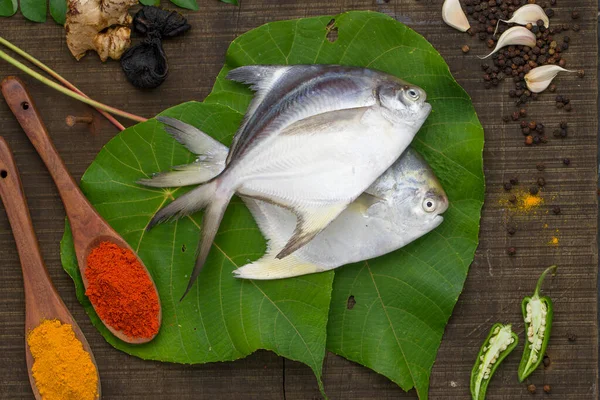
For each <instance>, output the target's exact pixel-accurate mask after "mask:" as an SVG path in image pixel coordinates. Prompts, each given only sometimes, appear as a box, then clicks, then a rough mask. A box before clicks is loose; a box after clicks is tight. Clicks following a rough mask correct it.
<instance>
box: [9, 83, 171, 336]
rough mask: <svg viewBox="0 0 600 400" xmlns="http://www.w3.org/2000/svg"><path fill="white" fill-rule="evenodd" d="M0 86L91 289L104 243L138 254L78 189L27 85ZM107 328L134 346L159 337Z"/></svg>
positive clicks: (84, 280) (11, 84)
mask: <svg viewBox="0 0 600 400" xmlns="http://www.w3.org/2000/svg"><path fill="white" fill-rule="evenodd" d="M0 85H1V86H2V95H3V96H4V101H5V102H6V104H8V106H9V108H10V110H11V111H12V112H13V114H14V115H15V118H16V119H17V120H18V121H19V124H20V125H21V128H22V129H23V131H24V132H25V134H26V135H27V137H28V138H29V140H30V141H31V143H32V144H33V147H35V149H36V151H37V152H38V154H39V156H40V158H41V159H42V160H43V161H44V164H46V168H47V169H48V172H50V175H51V176H52V179H53V180H54V183H55V184H56V188H57V189H58V193H59V194H60V197H61V200H62V202H63V206H64V207H65V211H66V214H67V217H68V218H69V222H70V224H71V231H72V234H73V246H74V248H75V254H76V255H77V264H78V265H79V271H80V272H81V280H82V281H83V286H84V287H85V288H86V289H87V288H88V286H89V282H88V280H87V277H86V275H85V270H86V268H87V267H88V266H87V265H88V264H87V258H88V255H89V254H90V252H91V251H92V250H93V249H94V248H95V247H96V246H98V245H99V244H100V243H102V242H110V243H114V244H116V245H117V246H119V247H120V248H122V249H127V250H130V251H131V252H132V253H133V254H135V251H134V250H133V249H132V248H131V246H130V245H129V244H128V243H127V242H126V241H125V240H124V239H123V238H122V237H121V236H120V235H119V234H118V233H117V232H116V231H115V230H114V229H113V228H112V227H111V226H110V225H109V224H108V222H106V221H105V220H104V218H102V216H100V214H98V212H97V211H96V209H95V208H94V207H93V206H92V205H91V204H90V202H89V201H88V199H87V198H86V197H85V196H84V194H83V192H82V191H81V189H79V186H77V183H76V182H75V180H74V179H73V177H72V176H71V174H70V173H69V171H68V170H67V167H66V166H65V163H64V162H63V160H62V158H61V156H60V154H58V152H57V150H56V147H54V144H53V143H52V139H51V138H50V134H49V133H48V130H47V128H46V126H45V125H44V122H43V121H42V117H41V116H40V113H39V111H38V109H37V106H36V103H35V100H34V99H33V97H32V96H31V95H30V94H29V93H28V91H27V88H26V86H25V84H24V83H23V81H21V80H20V79H19V78H16V77H14V76H9V77H7V78H4V80H2V83H1V84H0ZM65 122H66V120H65ZM67 125H70V124H67ZM136 257H137V259H138V261H139V263H140V265H141V266H142V268H144V270H145V273H146V275H148V277H150V279H152V277H151V276H150V273H149V272H148V270H147V269H146V266H145V265H144V264H143V262H142V260H141V259H140V258H139V257H138V256H137V254H136ZM152 284H153V286H154V291H155V292H156V296H157V298H159V296H158V289H157V288H156V284H154V282H152ZM92 305H94V304H92ZM159 307H160V302H159ZM161 321H162V308H159V310H158V326H160V324H161ZM106 328H107V329H108V330H109V331H110V332H111V333H112V334H113V335H115V336H116V337H117V338H119V339H121V340H122V341H124V342H126V343H132V344H143V343H148V342H150V341H151V340H152V339H154V338H155V337H156V335H157V334H158V332H157V333H155V334H154V335H153V336H151V337H147V338H142V337H131V336H127V335H126V334H125V333H123V332H122V331H119V330H117V329H115V328H114V327H112V326H110V325H108V324H106Z"/></svg>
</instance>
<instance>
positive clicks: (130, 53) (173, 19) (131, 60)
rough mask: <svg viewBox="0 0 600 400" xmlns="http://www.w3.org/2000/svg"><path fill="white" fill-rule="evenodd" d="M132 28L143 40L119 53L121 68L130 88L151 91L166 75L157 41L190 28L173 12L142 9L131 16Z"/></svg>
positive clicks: (163, 58)
mask: <svg viewBox="0 0 600 400" xmlns="http://www.w3.org/2000/svg"><path fill="white" fill-rule="evenodd" d="M133 28H134V29H135V30H136V31H137V32H139V33H141V34H143V35H146V38H145V39H144V40H143V41H142V43H140V44H137V45H135V46H133V47H131V48H130V49H129V50H127V51H126V52H125V53H124V54H123V56H122V57H121V68H123V72H125V76H126V77H127V80H129V82H131V84H132V85H133V86H135V87H137V88H140V89H152V88H155V87H157V86H159V85H160V84H161V83H163V82H164V81H165V79H166V78H167V74H168V72H169V66H168V65H167V56H166V54H165V52H164V50H163V47H162V42H161V39H162V38H169V37H174V36H177V35H180V34H182V33H183V32H185V31H187V30H189V29H190V25H189V24H188V23H187V20H186V19H185V18H184V17H183V15H181V14H179V13H178V12H176V11H167V10H163V9H162V8H158V7H152V6H144V7H143V8H142V9H141V10H140V11H138V12H137V13H136V14H135V16H134V17H133Z"/></svg>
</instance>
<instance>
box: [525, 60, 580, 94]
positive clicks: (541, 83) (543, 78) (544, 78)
mask: <svg viewBox="0 0 600 400" xmlns="http://www.w3.org/2000/svg"><path fill="white" fill-rule="evenodd" d="M559 72H576V71H571V70H568V69H564V68H562V67H559V66H558V65H542V66H541V67H536V68H534V69H532V70H531V71H529V72H528V73H527V75H525V83H527V89H529V91H531V92H533V93H540V92H543V91H544V90H546V88H547V87H548V86H550V83H552V80H553V79H554V78H555V77H556V75H558V73H559Z"/></svg>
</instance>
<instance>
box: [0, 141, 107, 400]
mask: <svg viewBox="0 0 600 400" xmlns="http://www.w3.org/2000/svg"><path fill="white" fill-rule="evenodd" d="M0 197H2V202H3V203H4V208H5V209H6V214H7V215H8V220H9V221H10V226H11V227H12V231H13V235H14V237H15V242H16V243H17V250H18V252H19V258H20V259H21V269H22V270H23V285H24V287H25V355H26V359H27V371H28V373H29V382H30V383H31V388H32V389H33V394H34V395H35V398H36V399H41V398H42V396H41V395H40V393H39V391H38V389H37V386H36V384H35V379H34V378H33V374H32V372H31V368H32V366H33V356H32V355H31V351H30V350H29V345H28V344H27V335H28V333H29V332H30V331H31V330H32V329H34V328H36V327H37V326H38V325H40V324H41V323H42V322H43V320H45V319H50V320H52V319H57V320H59V321H60V322H62V323H63V324H69V325H71V326H72V327H73V332H75V336H76V337H77V339H79V341H80V342H81V344H82V345H83V348H84V350H85V351H87V352H88V353H89V355H90V357H91V358H92V362H93V363H94V366H95V367H96V374H98V366H97V365H96V360H95V359H94V354H92V349H91V348H90V345H89V344H88V342H87V340H85V336H83V333H82V332H81V329H79V326H78V325H77V322H75V319H73V316H72V315H71V313H70V312H69V310H68V309H67V307H66V306H65V303H63V301H62V300H61V298H60V296H59V294H58V292H57V291H56V289H55V288H54V285H53V284H52V281H51V280H50V276H48V271H47V270H46V266H45V265H44V260H43V259H42V255H41V254H40V247H39V244H38V241H37V237H36V236H35V232H34V230H33V225H32V223H31V216H30V215H29V209H28V208H27V199H26V198H25V194H24V192H23V187H22V186H21V178H20V177H19V171H18V170H17V166H16V164H15V160H14V158H13V156H12V152H11V151H10V148H9V147H8V144H7V143H6V141H5V140H4V138H2V137H1V136H0ZM97 393H98V398H100V396H101V393H100V377H98V389H97Z"/></svg>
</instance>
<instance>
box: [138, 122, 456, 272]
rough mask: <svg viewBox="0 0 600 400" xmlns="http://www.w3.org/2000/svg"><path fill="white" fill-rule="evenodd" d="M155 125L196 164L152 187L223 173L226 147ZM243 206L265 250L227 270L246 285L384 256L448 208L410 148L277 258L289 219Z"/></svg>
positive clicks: (177, 127)
mask: <svg viewBox="0 0 600 400" xmlns="http://www.w3.org/2000/svg"><path fill="white" fill-rule="evenodd" d="M162 121H163V122H164V123H165V124H166V129H167V131H168V132H169V133H170V134H172V135H173V136H174V137H176V138H179V140H180V141H181V142H183V143H184V144H187V147H188V148H190V149H191V148H194V149H195V150H194V152H196V153H197V154H201V155H202V156H201V159H202V161H200V162H197V163H194V164H191V165H190V166H188V167H187V169H185V170H183V171H182V170H179V171H174V172H167V173H163V174H159V175H157V176H156V177H155V178H154V179H153V180H151V181H150V182H151V183H152V184H153V185H154V186H178V185H180V183H181V182H182V178H183V180H188V182H189V180H190V179H192V177H193V178H194V179H195V181H193V182H190V183H189V184H198V183H202V182H203V179H204V180H208V179H211V177H212V176H216V175H218V174H219V173H220V172H221V170H223V169H224V168H225V160H226V158H227V154H228V152H229V149H227V147H225V146H224V145H222V144H221V143H219V142H217V141H216V140H214V139H212V138H211V137H210V136H208V135H206V134H204V133H203V132H201V131H200V130H198V129H197V128H194V127H193V126H190V125H187V124H184V123H182V122H179V121H177V120H174V119H170V118H162ZM182 138H188V139H185V140H182ZM189 138H193V139H189ZM192 143H193V144H195V145H192ZM242 200H243V201H244V203H245V204H246V205H247V206H248V208H249V209H250V212H251V213H252V216H253V217H254V219H255V221H256V222H257V224H258V226H259V228H260V230H261V232H262V234H263V236H264V237H265V239H267V243H268V249H267V252H266V254H265V255H264V256H263V257H262V258H260V259H259V260H257V261H255V262H253V263H250V264H248V265H245V266H243V267H241V268H238V269H236V270H235V271H233V273H234V275H235V276H236V277H238V278H245V279H280V278H289V277H293V276H299V275H305V274H310V273H315V272H321V271H326V270H330V269H334V268H337V267H339V266H342V265H346V264H350V263H354V262H358V261H363V260H367V259H371V258H374V257H378V256H381V255H383V254H387V253H389V252H392V251H394V250H397V249H399V248H401V247H404V246H406V245H407V244H409V243H410V242H412V241H414V240H416V239H418V238H419V237H421V236H423V235H425V234H427V233H428V232H430V231H432V230H433V229H435V228H436V227H438V226H439V225H440V224H441V223H442V221H443V217H442V216H441V214H443V213H444V212H445V211H446V210H447V208H448V198H447V197H446V194H445V192H444V189H443V188H442V186H441V185H440V183H439V181H438V180H437V178H436V177H435V175H434V173H433V171H432V170H431V168H430V167H429V165H427V163H426V162H425V160H423V158H422V157H421V156H420V155H419V154H418V153H417V152H416V151H414V150H412V149H410V148H409V149H407V150H406V151H404V153H403V154H402V155H401V156H400V158H399V159H398V160H397V161H396V162H395V163H394V164H393V165H392V166H391V167H390V168H389V169H388V170H387V171H385V172H384V173H383V174H382V175H381V176H380V177H379V178H378V179H377V180H376V181H375V182H374V183H373V184H372V185H371V186H370V187H369V188H368V189H367V190H366V191H365V192H364V193H363V194H362V195H361V196H359V197H358V198H357V199H356V200H355V201H354V202H353V203H351V204H350V205H349V206H348V207H347V208H346V209H345V210H344V211H343V212H342V213H341V214H340V215H339V216H338V217H337V218H336V219H334V220H333V221H332V222H331V224H330V225H329V226H327V227H326V228H325V229H324V230H323V231H322V232H321V233H319V234H318V235H317V236H316V237H315V238H314V239H313V240H311V241H310V242H309V243H307V244H306V245H305V246H303V247H302V248H300V249H298V250H297V251H296V252H294V253H293V254H291V255H289V256H287V257H284V258H282V259H278V258H276V254H277V253H278V252H279V251H280V250H281V248H282V247H283V246H284V245H285V242H286V238H288V237H289V236H290V235H291V234H292V232H293V231H294V229H295V225H296V217H295V215H294V214H293V213H291V212H290V211H289V210H287V209H285V208H281V207H279V206H276V205H273V204H271V203H268V202H265V201H261V200H256V199H252V198H249V197H243V196H242Z"/></svg>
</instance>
